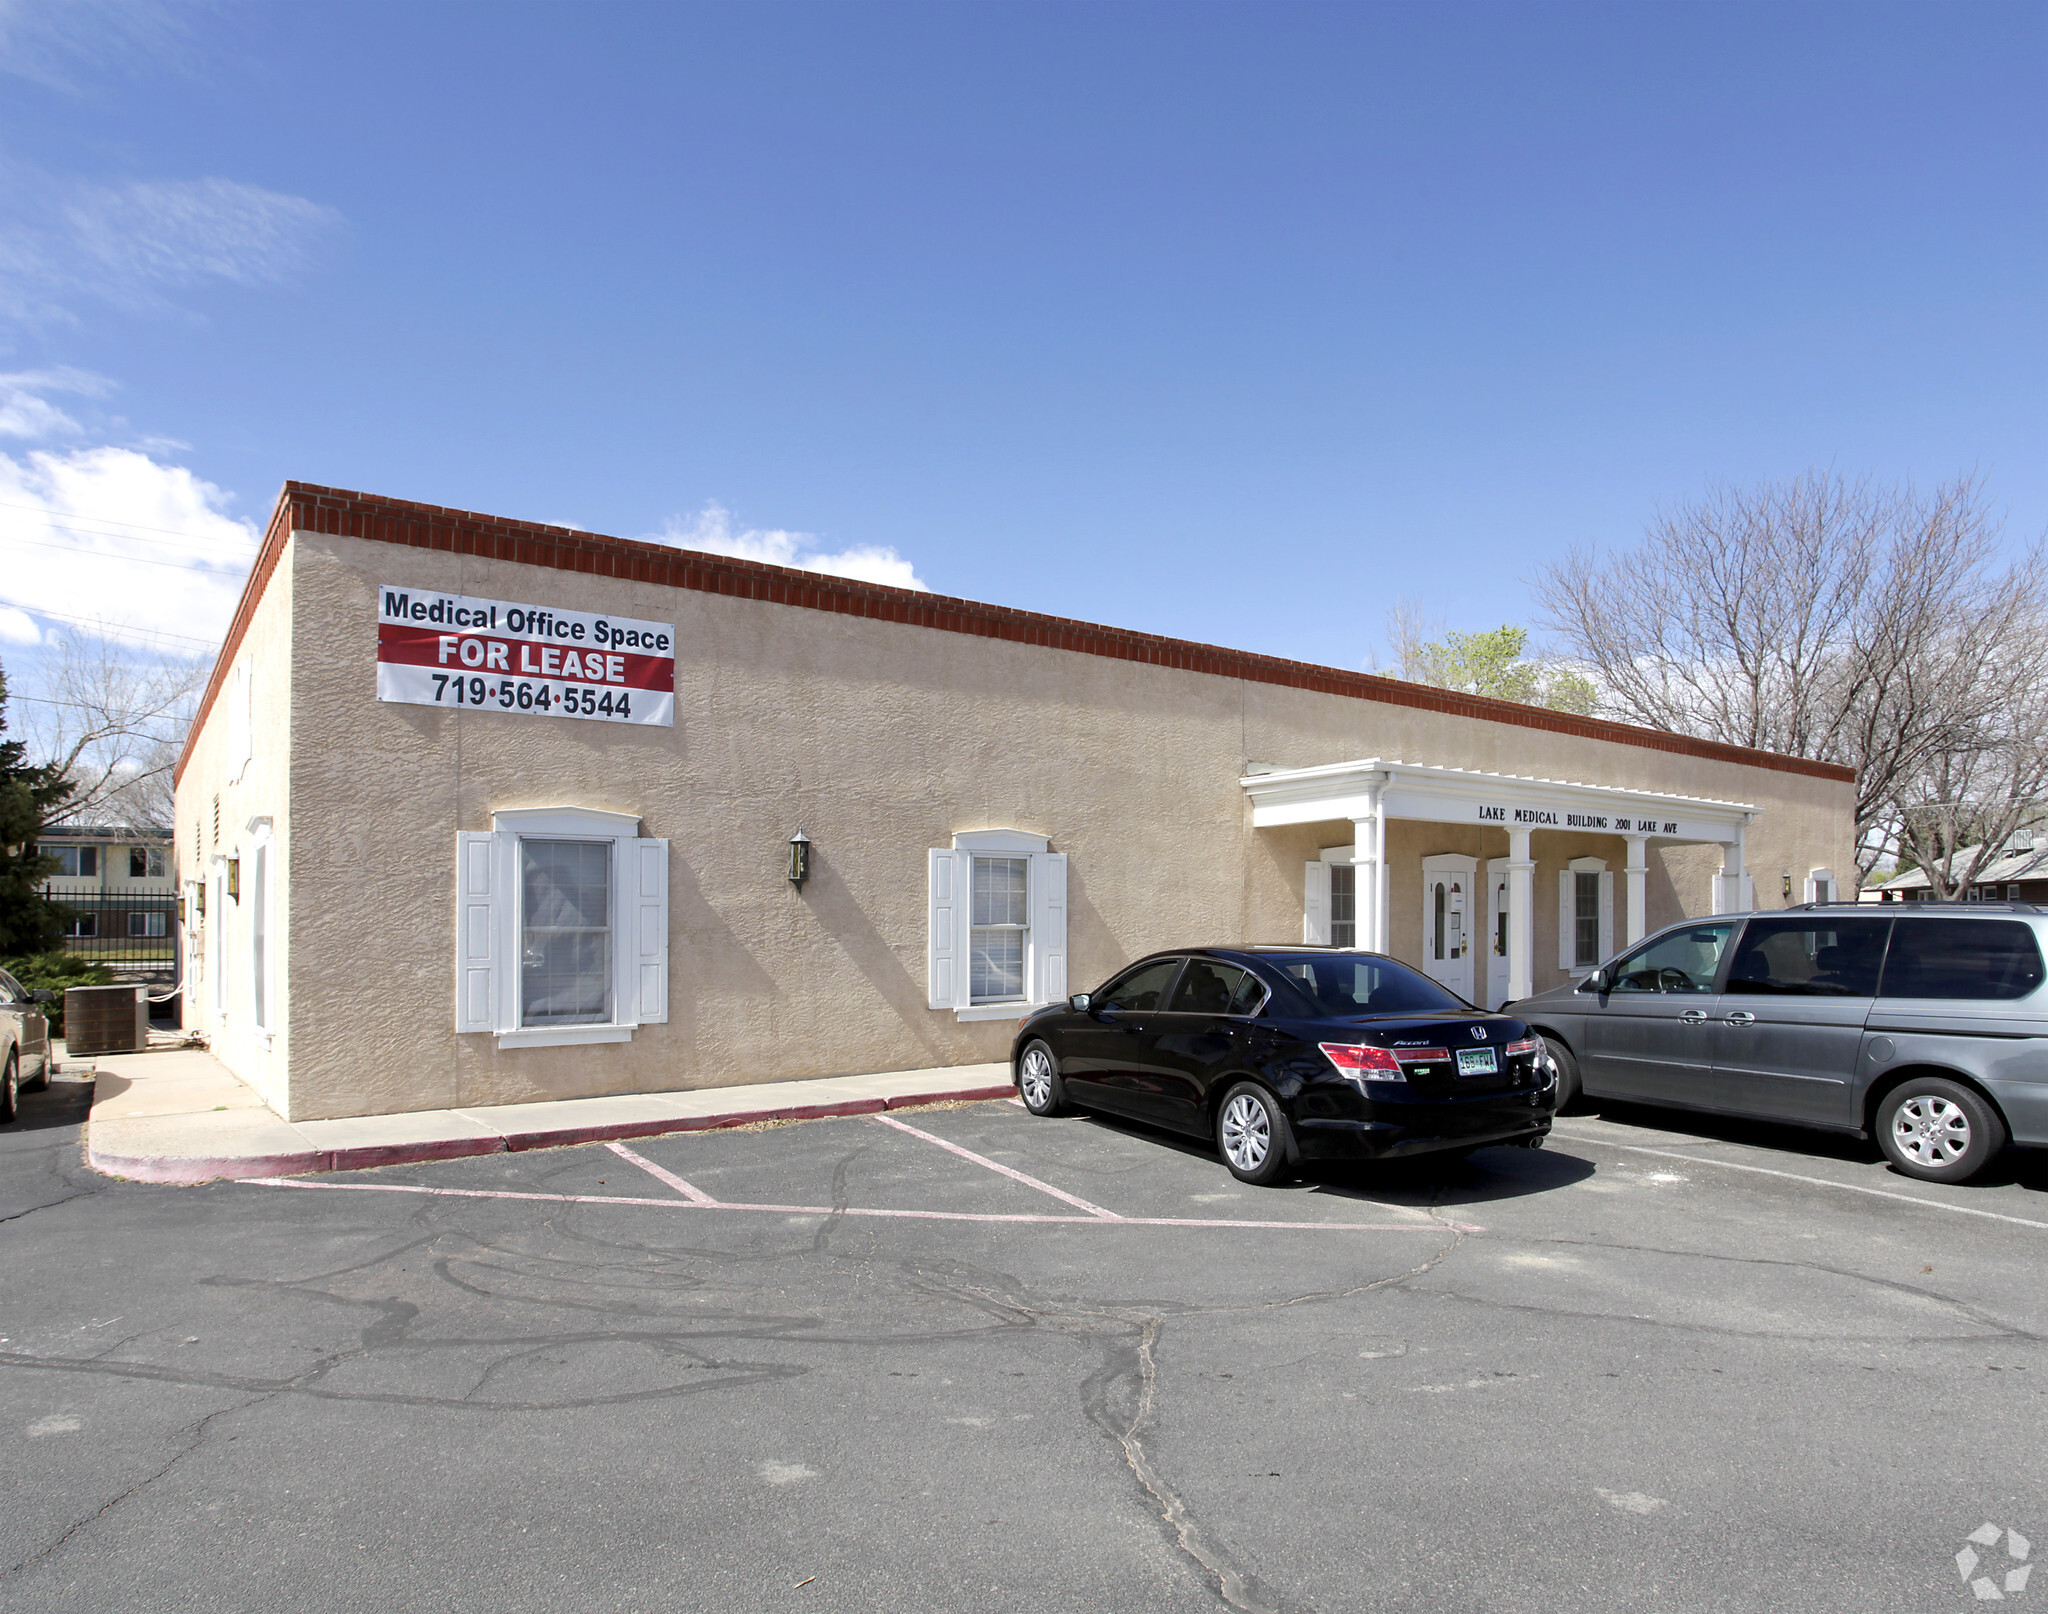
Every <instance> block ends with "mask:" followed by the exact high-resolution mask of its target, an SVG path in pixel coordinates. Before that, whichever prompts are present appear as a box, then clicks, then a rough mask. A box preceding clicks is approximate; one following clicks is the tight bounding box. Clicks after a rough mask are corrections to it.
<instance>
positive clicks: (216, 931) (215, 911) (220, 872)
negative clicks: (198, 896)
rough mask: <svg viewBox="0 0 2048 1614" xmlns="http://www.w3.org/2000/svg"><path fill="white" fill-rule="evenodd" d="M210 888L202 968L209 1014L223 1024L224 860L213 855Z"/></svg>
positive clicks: (225, 1010) (225, 1013)
mask: <svg viewBox="0 0 2048 1614" xmlns="http://www.w3.org/2000/svg"><path fill="white" fill-rule="evenodd" d="M211 884H212V886H213V890H212V892H211V893H210V894H209V895H208V897H207V902H206V930H207V941H206V968H207V970H208V972H209V973H210V974H211V975H212V977H213V1018H214V1021H215V1023H216V1024H225V1023H226V1021H227V1017H228V972H227V956H228V954H227V933H228V910H227V899H228V860H227V859H226V858H225V857H224V856H222V855H221V854H220V853H218V852H216V853H214V855H213V873H212V878H211Z"/></svg>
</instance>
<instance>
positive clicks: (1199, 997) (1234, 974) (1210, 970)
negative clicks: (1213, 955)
mask: <svg viewBox="0 0 2048 1614" xmlns="http://www.w3.org/2000/svg"><path fill="white" fill-rule="evenodd" d="M1248 979H1249V977H1248V976H1247V975H1246V973H1245V972H1244V971H1243V970H1241V969H1238V968H1237V967H1236V966H1235V965H1231V964H1216V963H1212V962H1210V961H1209V960H1208V959H1206V958H1198V959H1195V960H1193V961H1192V962H1191V963H1190V964H1189V965H1188V967H1187V969H1186V970H1185V971H1183V972H1182V974H1181V978H1180V985H1179V986H1177V987H1175V988H1174V989H1173V1002H1172V1004H1171V1007H1172V1009H1173V1011H1174V1012H1175V1013H1176V1014H1230V1013H1232V1012H1234V1011H1233V1010H1232V1009H1231V1006H1230V1005H1231V1000H1232V999H1233V998H1235V997H1237V995H1238V994H1239V993H1240V992H1241V991H1242V990H1243V988H1244V983H1245V982H1246V980H1248Z"/></svg>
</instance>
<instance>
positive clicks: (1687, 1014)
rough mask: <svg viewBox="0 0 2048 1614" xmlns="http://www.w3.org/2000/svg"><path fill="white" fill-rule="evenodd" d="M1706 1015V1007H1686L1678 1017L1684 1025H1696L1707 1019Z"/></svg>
mask: <svg viewBox="0 0 2048 1614" xmlns="http://www.w3.org/2000/svg"><path fill="white" fill-rule="evenodd" d="M1706 1017H1707V1011H1706V1010H1705V1009H1685V1010H1682V1011H1680V1013H1679V1016H1678V1019H1679V1023H1680V1024H1682V1025H1689V1026H1696V1025H1698V1024H1700V1022H1701V1021H1703V1020H1705V1019H1706Z"/></svg>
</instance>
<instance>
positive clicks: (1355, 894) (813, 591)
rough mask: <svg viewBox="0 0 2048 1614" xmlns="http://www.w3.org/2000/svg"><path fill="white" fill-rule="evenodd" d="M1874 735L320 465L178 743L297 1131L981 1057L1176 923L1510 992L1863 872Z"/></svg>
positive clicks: (183, 865) (215, 897)
mask: <svg viewBox="0 0 2048 1614" xmlns="http://www.w3.org/2000/svg"><path fill="white" fill-rule="evenodd" d="M1853 806H1854V800H1853V779H1852V776H1851V774H1850V773H1849V771H1848V770H1847V769H1843V768H1838V767H1833V766H1830V765H1827V764H1822V763H1816V762H1809V761H1805V760H1802V759H1799V758H1793V757H1781V756H1773V755H1769V754H1766V753H1762V752H1756V751H1745V750H1741V749H1738V748H1735V747H1731V746H1724V745H1716V744H1712V743H1708V742H1704V741H1698V740H1691V739H1686V738H1683V737H1680V736H1674V735H1668V734H1660V733H1654V732H1651V731H1648V730H1643V729H1636V728H1630V727H1627V726H1624V725H1621V724H1616V723H1608V722H1603V721H1598V720H1594V719H1589V718H1582V717H1576V716H1572V715H1569V714H1565V713H1559V712H1551V711H1545V710H1542V709H1539V708H1533V707H1523V706H1516V705H1512V704H1509V703H1506V702H1501V701H1492V700H1486V699H1482V698H1478V697H1474V696H1467V695H1460V694H1456V693H1453V692H1449V691H1444V690H1438V689H1432V688H1427V687H1424V686H1421V685H1415V684H1406V683H1401V682H1398V681H1396V680H1392V679H1387V678H1380V677H1374V676H1371V675H1368V674H1364V673H1357V672H1347V671H1343V670H1341V669H1337V668H1331V667H1319V666H1313V665H1309V664H1306V663H1301V662H1293V661H1286V660H1282V659H1279V658H1275V657H1270V656H1258V655H1251V654H1247V653H1243V652H1239V651H1233V650H1225V649H1218V648H1216V647H1213V646H1209V645H1201V644H1192V643H1185V642H1182V641H1178V640H1173V639H1166V638H1159V637H1154V636H1151V635H1147V634H1139V633H1129V632H1125V631H1123V630H1120V629H1116V628H1111V627H1099V626H1095V625H1091V624H1089V623H1085V622H1078V621H1068V620H1064V619H1061V618H1057V617H1049V616H1040V615H1034V614H1032V613H1029V612H1024V611H1014V610H1008V609H1005V608H1003V607H1000V606H992V605H981V604H976V603H973V602H971V601H967V600H957V599H947V598H943V597H939V596H935V595H931V594H924V593H919V592H915V591H912V590H905V589H896V588H887V587H883V586H880V585H876V584H869V583H862V582H853V581H847V580H843V579H838V578H831V577H824V576H820V575H817V574H813V573H806V572H797V571H790V570H785V569H782V568H778V567H773V566H762V565H756V564H753V563H751V562H747V561H741V560H728V559H724V558H721V557H717V556H711V555H704V554H697V553H692V552H690V551H687V550H677V549H672V548H667V547H664V546H661V545H657V544H648V543H639V542H632V541H628V540H622V539H616V538H605V537H599V536H595V535H592V534H589V533H583V532H576V531H572V530H569V529H566V528H561V527H548V526H542V525H537V524H534V523H530V522H522V521H510V520H502V519H499V518H497V517H493V516H485V515H478V514H474V513H472V512H468V511H461V510H448V509H440V508H437V507H434V506H430V505H421V504H411V503H407V502H404V501H401V500H393V499H382V498H376V497H372V496H369V495H366V494H361V493H351V492H345V491H340V490H337V489H333V488H324V487H315V486H309V485H306V484H302V483H288V484H286V486H285V489H284V492H283V494H282V495H281V497H280V498H279V501H278V505H277V509H276V512H275V514H274V516H273V518H272V520H271V523H270V526H269V529H268V531H267V533H266V535H265V539H264V542H263V546H262V549H261V551H260V553H259V556H258V559H257V562H256V565H255V567H254V569H253V571H252V573H251V575H250V578H249V582H248V585H247V587H246V589H245V591H244V593H243V596H242V600H241V603H240V606H239V608H238V609H237V612H236V614H235V618H234V622H233V625H232V627H231V629H230V631H229V634H228V637H227V641H226V643H225V645H224V647H223V649H222V651H221V655H220V660H219V664H218V665H217V666H216V668H215V669H214V673H213V677H212V680H211V682H210V684H209V685H208V688H207V691H206V695H205V699H204V702H203V705H202V707H201V710H200V714H199V720H198V722H197V723H196V724H195V726H194V728H193V731H192V735H191V738H190V740H189V741H188V743H187V746H186V749H185V753H184V756H183V759H182V761H181V763H180V766H179V773H178V792H177V824H176V868H177V875H178V879H179V881H180V885H181V889H182V891H183V892H184V894H185V898H186V902H185V907H186V912H187V914H188V915H189V919H190V922H189V923H188V925H187V927H186V941H185V947H186V957H185V959H184V960H183V964H184V980H185V993H186V1012H187V1016H188V1018H187V1020H186V1022H185V1023H186V1024H187V1025H188V1026H191V1027H195V1028H198V1029H200V1030H203V1031H204V1032H205V1033H207V1035H208V1037H209V1039H210V1041H211V1044H212V1047H213V1049H214V1051H215V1052H216V1053H217V1054H218V1056H219V1057H220V1058H221V1059H222V1060H223V1061H225V1062H226V1063H227V1064H228V1066H229V1067H230V1068H232V1069H233V1070H234V1071H235V1072H236V1073H237V1074H238V1075H240V1076H241V1077H243V1078H244V1079H245V1080H246V1081H248V1082H249V1083H250V1084H251V1085H252V1086H253V1087H255V1088H256V1090H257V1091H258V1092H260V1093H261V1094H262V1095H263V1097H264V1098H265V1100H266V1101H267V1102H268V1103H269V1104H270V1105H271V1106H272V1107H273V1108H274V1109H275V1110H277V1111H278V1113H280V1114H281V1115H283V1116H285V1117H286V1118H288V1119H292V1120H303V1119H320V1118H326V1117H333V1116H347V1115H371V1114H386V1113H394V1112H399V1111H408V1110H425V1109H445V1108H455V1107H461V1106H470V1105H479V1104H504V1103H514V1102H521V1101H526V1100H542V1099H561V1098H578V1097H586V1096H592V1095H597V1094H606V1093H625V1092H642V1091H663V1090H673V1089H679V1088H696V1087H716V1086H728V1085H734V1084H739V1083H748V1082H764V1081H774V1080H778V1079H785V1078H797V1077H807V1076H820V1075H833V1074H841V1073H855V1072H867V1071H887V1070H903V1069H910V1068H918V1067H928V1066H940V1065H950V1064H966V1063H975V1062H980V1061H985V1060H991V1059H1001V1058H1004V1057H1006V1055H1007V1051H1008V1047H1009V1042H1010V1037H1011V1034H1012V1032H1013V1030H1014V1028H1015V1025H1016V1022H1017V1021H1018V1020H1019V1019H1020V1018H1021V1017H1022V1016H1023V1015H1024V1014H1025V1013H1026V1012H1027V1011H1028V1009H1029V1008H1030V1007H1031V1006H1033V1005H1035V1004H1039V1003H1044V1002H1048V1001H1051V1000H1054V999H1057V998H1060V997H1063V996H1065V995H1066V994H1068V993H1069V992H1070V991H1082V990H1086V989H1088V988H1090V987H1092V986H1094V985H1096V984H1097V983H1099V982H1100V981H1101V980H1103V979H1104V978H1105V977H1106V976H1107V975H1109V974H1110V973H1111V972H1112V971H1113V970H1115V969H1116V968H1118V967H1119V966H1120V965H1122V964H1123V963H1124V962H1126V961H1127V960H1129V959H1131V958H1132V957H1134V956H1136V955H1138V954H1141V953H1144V952H1146V951H1149V950H1152V949H1154V948H1159V947H1167V946H1175V945H1190V944H1202V943H1222V942H1261V941H1263V942H1287V943H1293V942H1301V941H1304V940H1305V941H1311V942H1322V943H1330V944H1334V945H1340V946H1344V945H1350V946H1358V947H1365V948H1374V949H1379V950H1382V951H1386V952H1390V953H1392V954H1394V955H1396V956H1398V957H1400V958H1403V959H1406V960H1408V961H1409V962H1411V963H1414V964H1416V965H1419V966H1420V967H1421V968H1423V969H1424V970H1426V971H1428V972H1429V973H1430V974H1431V975H1433V976H1435V977H1436V978H1437V979H1439V980H1441V981H1443V982H1444V983H1445V984H1446V985H1448V986H1450V987H1452V988H1453V989H1455V990H1456V991H1458V992H1460V993H1462V994H1464V995H1465V996H1467V997H1468V998H1470V999H1472V1000H1473V1001H1474V1002H1480V1003H1484V1004H1486V1005H1488V1006H1492V1005H1495V1004H1498V1003H1501V1002H1503V1001H1506V1000H1508V999H1510V998H1514V997H1519V996H1522V995H1525V994H1527V993H1529V992H1531V991H1533V990H1540V989H1543V988H1546V987H1551V986H1555V985H1557V984H1559V983H1560V982H1561V981H1565V980H1568V979H1570V978H1571V977H1572V975H1573V974H1575V973H1583V972H1584V971H1586V970H1588V969H1590V968H1591V967H1592V966H1593V965H1594V964H1595V963H1597V962H1598V961H1600V960H1601V959H1602V958H1604V957H1605V956H1607V955H1608V954H1609V953H1611V952H1612V951H1614V950H1615V949H1616V948H1618V947H1620V946H1622V945H1624V944H1626V943H1627V942H1628V941H1629V940H1630V939H1632V938H1634V937H1636V936H1639V935H1641V934H1643V933H1644V932H1645V930H1647V929H1654V928H1656V927H1658V926H1660V925H1663V924H1666V923H1669V922H1671V921H1674V920H1678V919H1682V918H1686V917H1689V916H1692V915H1695V914H1702V913H1708V912H1715V911H1726V910H1730V909H1735V908H1740V907H1747V906H1752V905H1755V904H1756V903H1758V902H1759V901H1761V902H1762V903H1763V904H1764V905H1766V906H1775V905H1777V904H1778V903H1779V902H1780V901H1781V900H1782V898H1783V894H1784V892H1785V891H1786V890H1787V888H1788V887H1789V889H1790V891H1791V892H1792V893H1793V895H1792V897H1791V899H1790V900H1792V901H1799V900H1804V899H1806V898H1810V897H1812V896H1815V895H1826V894H1829V893H1830V892H1831V890H1832V887H1833V884H1834V881H1835V872H1834V871H1836V870H1838V869H1844V868H1846V867H1847V865H1848V863H1849V859H1850V856H1851V850H1852V840H1853Z"/></svg>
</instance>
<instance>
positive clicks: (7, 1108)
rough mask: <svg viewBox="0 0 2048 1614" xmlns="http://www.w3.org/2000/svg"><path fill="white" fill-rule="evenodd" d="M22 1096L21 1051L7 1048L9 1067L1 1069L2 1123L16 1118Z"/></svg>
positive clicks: (0, 1123) (0, 1112) (0, 1116)
mask: <svg viewBox="0 0 2048 1614" xmlns="http://www.w3.org/2000/svg"><path fill="white" fill-rule="evenodd" d="M20 1098H21V1053H20V1050H18V1049H15V1048H10V1049H8V1050H7V1068H6V1069H5V1070H4V1071H0V1125H5V1124H6V1123H7V1122H9V1121H11V1120H13V1119H14V1112H15V1106H16V1104H17V1103H18V1102H19V1101H20Z"/></svg>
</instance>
